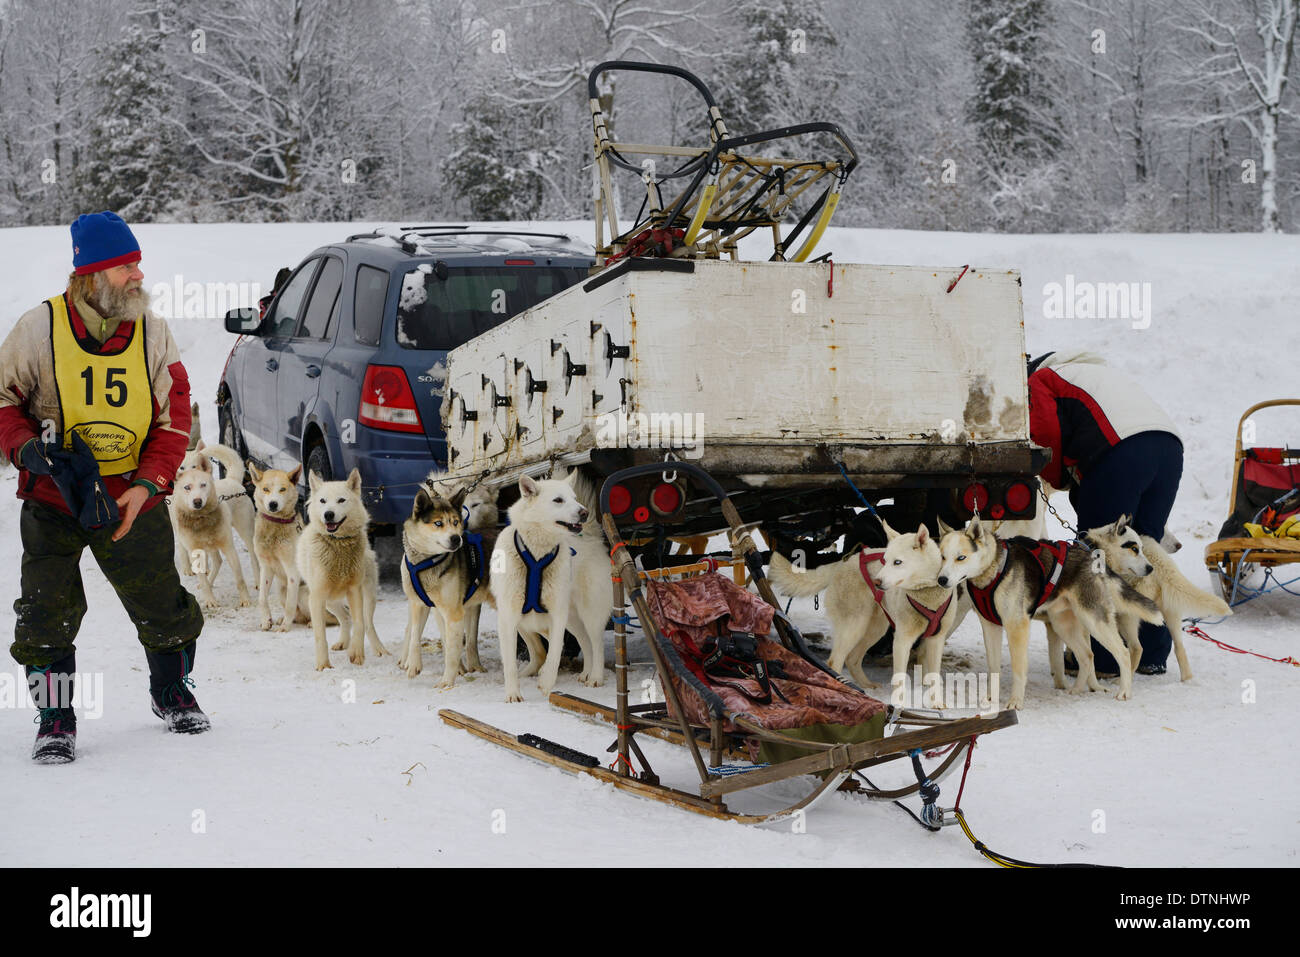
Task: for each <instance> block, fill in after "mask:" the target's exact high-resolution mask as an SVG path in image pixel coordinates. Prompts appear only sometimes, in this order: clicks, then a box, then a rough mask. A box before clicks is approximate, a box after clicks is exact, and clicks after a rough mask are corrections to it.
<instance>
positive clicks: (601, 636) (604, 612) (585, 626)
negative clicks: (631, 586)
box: [491, 472, 613, 701]
mask: <svg viewBox="0 0 1300 957" xmlns="http://www.w3.org/2000/svg"><path fill="white" fill-rule="evenodd" d="M577 482H578V476H577V473H576V472H575V473H571V474H570V475H569V478H568V479H567V480H560V479H542V480H535V479H531V478H529V477H528V476H526V475H525V476H523V477H522V478H520V480H519V492H520V497H519V501H517V502H516V503H515V504H514V505H512V506H511V507H510V510H509V513H508V514H509V516H510V525H509V526H508V527H507V528H506V529H505V530H504V531H503V532H502V533H501V536H500V537H499V538H498V539H497V541H496V545H495V547H494V548H493V550H492V573H491V574H492V578H491V581H492V594H493V597H495V598H496V603H497V633H498V634H499V635H500V638H501V665H502V669H503V670H504V671H505V685H506V700H507V701H522V700H523V696H522V695H521V694H520V693H519V674H518V669H519V663H518V661H517V660H516V659H515V634H516V633H519V634H522V635H523V636H524V640H525V641H526V642H527V643H528V646H529V650H530V652H532V660H531V661H530V663H529V667H528V669H527V671H526V672H525V674H533V673H535V672H536V671H537V666H538V661H539V657H540V656H539V654H538V649H539V648H540V639H541V638H542V637H545V638H546V639H547V641H548V642H549V645H550V647H549V649H548V653H547V655H546V663H545V665H543V666H542V667H541V677H540V678H539V679H538V681H537V686H538V687H539V688H540V689H541V691H542V694H544V695H549V694H550V692H551V689H552V688H553V687H555V681H556V678H557V677H558V675H559V670H560V656H561V650H562V648H563V646H564V632H565V630H566V629H568V631H570V632H572V633H573V636H574V637H575V638H577V639H578V644H579V645H580V646H581V648H582V663H583V671H582V673H581V674H580V675H579V676H578V680H579V681H581V682H582V683H583V684H585V685H589V686H592V687H595V686H598V685H600V684H602V683H603V682H604V680H605V623H606V621H607V620H608V619H609V613H610V610H611V608H612V607H613V590H612V588H611V586H610V580H609V558H608V556H607V555H606V553H605V545H604V539H603V538H602V537H601V535H600V531H599V528H598V527H597V525H596V523H595V520H594V517H593V512H592V510H590V509H588V508H587V507H586V506H585V505H583V504H582V502H581V501H579V499H578V494H577V493H576V492H575V483H577Z"/></svg>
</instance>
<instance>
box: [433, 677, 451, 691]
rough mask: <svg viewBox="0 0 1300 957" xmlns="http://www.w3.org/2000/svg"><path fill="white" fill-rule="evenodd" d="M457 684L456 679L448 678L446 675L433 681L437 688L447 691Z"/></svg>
mask: <svg viewBox="0 0 1300 957" xmlns="http://www.w3.org/2000/svg"><path fill="white" fill-rule="evenodd" d="M455 685H456V679H455V678H448V677H447V676H446V675H443V676H442V677H441V678H439V679H438V680H437V681H435V682H434V683H433V686H434V687H435V688H437V689H438V690H439V691H446V690H448V689H449V688H453V687H455Z"/></svg>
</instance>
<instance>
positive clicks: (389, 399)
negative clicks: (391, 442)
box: [357, 365, 424, 434]
mask: <svg viewBox="0 0 1300 957" xmlns="http://www.w3.org/2000/svg"><path fill="white" fill-rule="evenodd" d="M357 421H358V422H360V423H361V424H362V425H368V426H370V427H371V428H372V429H387V430H388V431H390V432H419V433H421V434H423V432H424V425H423V424H422V423H421V422H420V410H419V409H417V408H416V406H415V394H414V393H412V392H411V383H410V382H408V381H407V379H406V371H405V370H404V369H402V368H401V366H374V365H372V366H366V378H365V381H364V382H363V383H362V384H361V409H360V411H359V413H358V415H357Z"/></svg>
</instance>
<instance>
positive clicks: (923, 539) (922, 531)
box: [916, 522, 930, 548]
mask: <svg viewBox="0 0 1300 957" xmlns="http://www.w3.org/2000/svg"><path fill="white" fill-rule="evenodd" d="M929 541H930V530H929V529H928V528H926V527H925V522H922V523H921V524H920V525H919V526H918V527H917V529H916V547H917V548H924V547H925V545H926V543H927V542H929Z"/></svg>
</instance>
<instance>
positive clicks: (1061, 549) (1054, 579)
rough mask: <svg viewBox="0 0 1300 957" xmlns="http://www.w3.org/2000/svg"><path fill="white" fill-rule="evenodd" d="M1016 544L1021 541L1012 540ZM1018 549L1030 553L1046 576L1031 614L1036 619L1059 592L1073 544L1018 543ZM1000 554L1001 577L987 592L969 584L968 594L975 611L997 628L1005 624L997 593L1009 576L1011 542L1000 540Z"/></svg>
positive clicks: (971, 583)
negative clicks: (1040, 610)
mask: <svg viewBox="0 0 1300 957" xmlns="http://www.w3.org/2000/svg"><path fill="white" fill-rule="evenodd" d="M1012 541H1017V540H1016V539H1012ZM1017 547H1019V548H1023V549H1025V550H1026V551H1027V552H1029V554H1030V555H1032V556H1033V557H1034V561H1036V562H1038V568H1039V570H1040V571H1042V573H1043V583H1042V585H1041V586H1040V588H1039V591H1038V596H1037V597H1036V598H1035V599H1034V603H1033V607H1032V608H1030V610H1029V613H1030V614H1031V615H1032V614H1033V613H1034V612H1036V611H1037V610H1038V609H1039V608H1041V607H1042V606H1043V604H1044V603H1045V602H1046V601H1047V600H1048V599H1049V598H1051V597H1052V592H1054V591H1056V586H1057V585H1058V584H1059V583H1060V581H1061V572H1063V571H1064V570H1065V555H1066V553H1067V552H1068V551H1069V550H1070V543H1069V542H1061V541H1057V542H1043V541H1035V542H1033V544H1031V545H1026V544H1021V543H1020V542H1018V541H1017ZM998 550H999V551H1000V552H1001V554H1000V555H999V557H998V570H997V574H995V575H994V576H993V580H992V581H991V582H989V583H988V584H987V585H985V586H984V587H983V588H979V587H977V586H976V585H975V583H974V582H972V581H969V580H968V581H967V582H966V590H967V591H968V592H969V593H970V600H971V603H972V604H974V606H975V610H976V611H977V612H979V616H980V617H981V618H983V619H984V620H985V621H987V622H991V623H992V624H994V625H1000V624H1002V619H1001V618H1000V617H999V616H998V611H997V608H995V607H994V605H993V593H994V592H996V591H997V590H998V585H1000V584H1002V578H1003V576H1004V575H1006V573H1007V555H1008V554H1009V550H1008V542H1007V541H1005V540H1004V539H1001V538H999V539H998Z"/></svg>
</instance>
